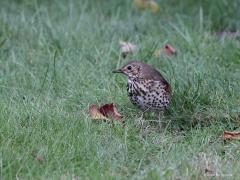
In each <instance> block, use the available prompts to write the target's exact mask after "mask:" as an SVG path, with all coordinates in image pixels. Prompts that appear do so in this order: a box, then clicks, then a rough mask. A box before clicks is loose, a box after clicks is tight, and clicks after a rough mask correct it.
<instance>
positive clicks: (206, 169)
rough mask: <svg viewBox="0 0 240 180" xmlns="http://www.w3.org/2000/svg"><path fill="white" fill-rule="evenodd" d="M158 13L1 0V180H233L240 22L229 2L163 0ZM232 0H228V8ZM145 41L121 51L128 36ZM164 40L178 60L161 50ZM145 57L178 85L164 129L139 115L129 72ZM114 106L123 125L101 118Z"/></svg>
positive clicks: (237, 164)
mask: <svg viewBox="0 0 240 180" xmlns="http://www.w3.org/2000/svg"><path fill="white" fill-rule="evenodd" d="M157 2H158V3H159V5H160V10H159V12H157V13H151V12H149V11H138V10H136V9H135V8H134V7H133V5H132V1H131V0H126V1H117V0H116V1H113V0H112V1H110V0H109V1H107V0H95V1H94V0H89V1H83V0H82V1H78V0H70V1H67V0H65V1H64V0H62V1H60V0H53V1H44V0H43V1H39V0H33V1H28V0H19V1H17V0H15V1H14V0H10V1H4V0H3V1H1V2H0V92H1V93H0V179H206V178H208V176H212V177H213V178H220V179H236V178H237V177H238V176H240V171H239V169H240V141H238V140H235V141H223V140H222V139H221V138H220V135H221V134H222V133H223V132H224V130H229V131H239V130H240V127H239V126H240V93H239V88H240V40H239V36H238V37H230V36H228V35H226V36H223V37H219V36H217V35H216V33H217V32H219V31H236V30H239V29H240V11H239V9H240V3H239V1H237V0H232V1H231V4H230V2H228V1H225V0H212V1H207V0H203V1H199V2H197V1H190V0H186V1H177V0H168V1H167V0H161V1H160V0H159V1H157ZM228 3H229V4H228ZM120 40H124V41H129V42H132V43H134V44H136V45H137V46H138V47H139V51H138V53H136V54H130V55H128V56H127V57H126V58H125V59H124V58H123V57H121V54H120V48H119V41H120ZM166 43H169V44H171V45H172V46H173V47H174V48H175V49H176V50H177V55H176V56H170V57H168V56H161V57H160V58H156V57H154V56H153V55H152V54H153V52H154V51H155V50H156V49H160V48H162V47H163V46H164V45H165V44H166ZM133 59H140V60H142V61H144V62H145V63H148V64H150V65H152V66H154V67H155V68H156V69H158V70H159V71H160V72H161V73H162V74H163V75H164V77H166V79H167V80H168V81H169V82H170V84H171V86H172V90H173V98H172V102H171V105H170V107H169V108H168V110H167V111H166V112H165V114H164V116H163V117H162V120H163V124H164V126H163V128H159V126H158V125H156V124H155V123H152V122H151V120H152V119H154V115H153V114H151V113H150V114H146V116H145V123H146V124H148V125H149V128H147V129H146V128H145V127H143V126H142V125H140V124H139V123H138V119H139V116H140V113H139V110H138V109H137V108H136V107H134V106H133V105H132V104H131V103H130V101H129V99H128V97H127V90H126V83H127V80H126V77H124V76H121V75H114V74H112V70H114V69H116V68H118V67H120V66H122V65H124V64H125V63H127V62H128V61H130V60H133ZM111 102H113V103H114V104H115V105H116V107H117V109H118V111H119V112H120V113H121V115H122V116H123V117H124V120H125V124H124V125H123V124H121V123H119V122H115V121H114V122H110V123H109V122H104V121H101V120H92V119H91V117H90V116H89V114H88V108H89V106H90V105H92V104H97V105H98V106H100V105H101V104H105V103H111Z"/></svg>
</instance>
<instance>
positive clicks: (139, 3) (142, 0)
mask: <svg viewBox="0 0 240 180" xmlns="http://www.w3.org/2000/svg"><path fill="white" fill-rule="evenodd" d="M133 5H134V7H135V8H136V9H138V10H148V9H149V10H150V11H151V12H152V13H156V12H158V11H159V5H158V4H157V3H156V2H155V1H154V0H134V1H133Z"/></svg>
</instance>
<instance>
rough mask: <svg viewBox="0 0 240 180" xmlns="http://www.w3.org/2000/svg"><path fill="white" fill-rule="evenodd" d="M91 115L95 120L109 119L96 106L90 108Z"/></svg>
mask: <svg viewBox="0 0 240 180" xmlns="http://www.w3.org/2000/svg"><path fill="white" fill-rule="evenodd" d="M89 114H90V116H91V118H93V119H107V117H105V116H104V115H103V114H102V113H101V112H100V111H99V110H98V108H97V106H96V105H91V106H90V107H89Z"/></svg>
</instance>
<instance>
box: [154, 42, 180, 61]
mask: <svg viewBox="0 0 240 180" xmlns="http://www.w3.org/2000/svg"><path fill="white" fill-rule="evenodd" d="M162 54H163V55H166V56H173V55H176V54H177V51H176V49H175V48H173V47H172V46H171V45H170V44H166V45H165V46H164V47H163V48H162V49H157V50H156V51H154V53H153V56H154V57H156V58H159V57H161V55H162Z"/></svg>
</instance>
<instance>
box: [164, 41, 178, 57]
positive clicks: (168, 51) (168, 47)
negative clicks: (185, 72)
mask: <svg viewBox="0 0 240 180" xmlns="http://www.w3.org/2000/svg"><path fill="white" fill-rule="evenodd" d="M163 53H164V54H165V55H167V56H171V55H176V54H177V51H176V49H174V48H173V47H172V46H171V45H170V44H166V45H165V46H164V48H163Z"/></svg>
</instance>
